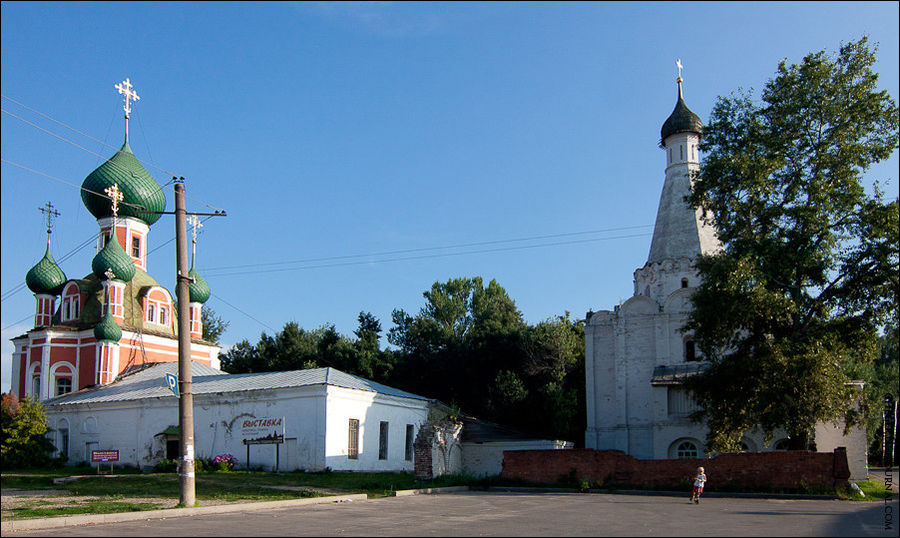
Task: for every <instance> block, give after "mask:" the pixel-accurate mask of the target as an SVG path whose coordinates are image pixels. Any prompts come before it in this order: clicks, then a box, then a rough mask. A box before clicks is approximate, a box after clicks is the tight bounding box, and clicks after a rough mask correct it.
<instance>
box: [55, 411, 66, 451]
mask: <svg viewBox="0 0 900 538" xmlns="http://www.w3.org/2000/svg"><path fill="white" fill-rule="evenodd" d="M56 449H57V450H58V451H59V455H60V456H62V457H65V458H68V457H69V421H67V420H66V419H60V421H59V426H58V427H57V428H56Z"/></svg>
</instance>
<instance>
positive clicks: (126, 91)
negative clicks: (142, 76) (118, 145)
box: [116, 78, 141, 142]
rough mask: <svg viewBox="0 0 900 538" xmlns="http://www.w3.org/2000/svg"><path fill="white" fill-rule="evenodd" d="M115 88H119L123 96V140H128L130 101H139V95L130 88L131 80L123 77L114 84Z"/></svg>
mask: <svg viewBox="0 0 900 538" xmlns="http://www.w3.org/2000/svg"><path fill="white" fill-rule="evenodd" d="M116 89H117V90H119V93H120V94H122V95H124V96H125V106H124V107H122V108H123V109H124V110H125V141H126V142H127V141H128V118H129V117H130V115H131V101H140V100H141V97H140V96H139V95H138V94H137V92H136V91H134V90H133V89H132V86H131V80H130V79H127V78H126V79H125V80H123V81H122V82H120V83H118V84H116Z"/></svg>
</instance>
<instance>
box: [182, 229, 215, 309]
mask: <svg viewBox="0 0 900 538" xmlns="http://www.w3.org/2000/svg"><path fill="white" fill-rule="evenodd" d="M187 221H188V224H190V225H191V226H192V227H193V231H192V232H191V234H192V236H191V247H192V250H191V270H190V271H188V276H189V277H190V278H191V282H190V283H189V284H188V292H189V293H190V298H191V302H192V303H201V304H202V303H205V302H206V301H207V300H208V299H209V293H210V291H209V284H207V283H206V281H205V280H203V277H201V276H200V273H198V272H197V270H196V269H194V258H195V257H196V256H197V228H202V227H203V224H201V223H200V219H198V218H197V215H191V216H190V217H189V218H188V219H187Z"/></svg>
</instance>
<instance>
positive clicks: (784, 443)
mask: <svg viewBox="0 0 900 538" xmlns="http://www.w3.org/2000/svg"><path fill="white" fill-rule="evenodd" d="M774 448H775V450H787V449H788V448H790V442H789V441H788V440H787V439H779V440H777V441H775V447H774Z"/></svg>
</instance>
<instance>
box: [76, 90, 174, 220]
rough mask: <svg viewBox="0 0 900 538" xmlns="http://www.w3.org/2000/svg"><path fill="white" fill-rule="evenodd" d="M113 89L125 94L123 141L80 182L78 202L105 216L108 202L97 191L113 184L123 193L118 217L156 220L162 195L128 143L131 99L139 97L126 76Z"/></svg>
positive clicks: (162, 205)
mask: <svg viewBox="0 0 900 538" xmlns="http://www.w3.org/2000/svg"><path fill="white" fill-rule="evenodd" d="M116 89H118V90H119V93H120V94H122V95H124V96H125V107H124V110H125V143H124V144H122V147H121V149H119V151H117V152H116V154H115V155H113V156H112V157H110V158H109V160H107V161H106V162H105V163H103V164H101V165H100V166H99V167H98V168H97V169H96V170H94V171H93V172H91V173H90V174H88V176H87V177H86V178H85V180H84V182H83V183H82V184H81V189H82V190H81V201H82V203H84V206H85V207H86V208H87V209H88V211H90V212H91V214H92V215H94V218H96V219H102V218H105V217H109V216H111V213H110V207H109V201H108V200H107V199H106V198H105V197H104V196H103V195H102V194H100V193H102V192H103V191H104V189H106V188H108V187H110V186H112V185H113V184H118V185H119V190H120V191H121V192H122V195H123V198H122V207H121V208H120V209H119V216H120V217H131V218H135V219H138V220H140V221H141V222H143V223H145V224H147V225H151V224H153V223H154V222H156V221H157V220H159V217H160V212H162V211H165V209H166V197H165V194H164V193H163V191H162V189H161V188H160V186H159V184H158V183H157V182H156V180H155V179H153V176H151V175H150V174H149V173H148V172H147V170H146V169H144V167H143V166H141V163H140V162H139V161H138V160H137V158H136V157H135V156H134V153H132V151H131V147H130V146H129V145H128V119H129V114H130V113H131V101H137V100H139V99H140V97H139V96H138V94H137V92H135V91H134V90H133V89H132V85H131V82H130V81H129V80H128V79H127V78H126V79H125V80H124V81H122V83H120V84H116ZM148 212H149V213H148Z"/></svg>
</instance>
